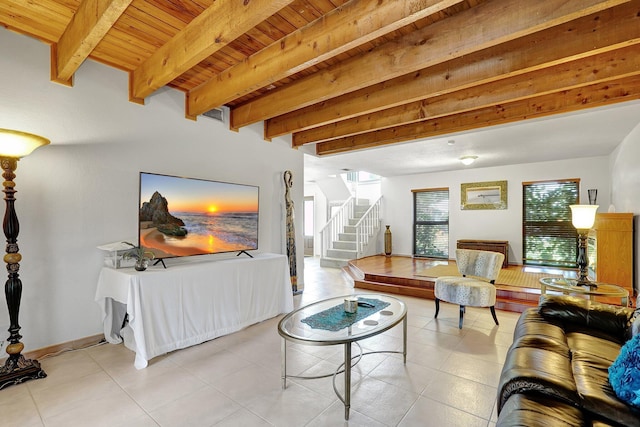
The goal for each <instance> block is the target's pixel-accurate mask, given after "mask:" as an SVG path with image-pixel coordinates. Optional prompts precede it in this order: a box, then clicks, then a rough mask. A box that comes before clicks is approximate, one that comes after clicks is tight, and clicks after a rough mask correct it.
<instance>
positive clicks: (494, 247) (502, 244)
mask: <svg viewBox="0 0 640 427" xmlns="http://www.w3.org/2000/svg"><path fill="white" fill-rule="evenodd" d="M456 244H457V245H456V247H457V248H458V249H475V250H477V251H490V252H500V253H501V254H503V255H504V262H503V263H502V267H503V268H506V267H509V242H508V241H507V240H458V241H457V242H456Z"/></svg>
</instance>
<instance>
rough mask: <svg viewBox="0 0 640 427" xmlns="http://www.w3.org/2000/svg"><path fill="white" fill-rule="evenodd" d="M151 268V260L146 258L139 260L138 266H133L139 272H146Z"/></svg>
mask: <svg viewBox="0 0 640 427" xmlns="http://www.w3.org/2000/svg"><path fill="white" fill-rule="evenodd" d="M148 266H149V260H148V259H146V258H143V259H139V260H137V261H136V264H135V265H134V266H133V268H135V269H136V270H137V271H145V270H146V269H147V267H148Z"/></svg>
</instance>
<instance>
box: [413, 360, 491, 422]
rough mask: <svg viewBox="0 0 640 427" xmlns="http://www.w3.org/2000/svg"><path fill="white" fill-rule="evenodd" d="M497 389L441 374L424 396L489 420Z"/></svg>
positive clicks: (429, 386) (428, 387)
mask: <svg viewBox="0 0 640 427" xmlns="http://www.w3.org/2000/svg"><path fill="white" fill-rule="evenodd" d="M496 392H497V390H496V387H491V386H488V385H485V384H480V383H478V382H475V381H471V380H468V379H465V378H461V377H458V376H455V375H451V374H448V373H446V372H440V373H438V375H437V376H436V378H435V379H434V381H433V382H432V383H431V384H429V385H428V386H427V388H426V389H425V390H424V392H422V396H424V397H427V398H429V399H432V400H436V401H438V402H441V403H444V404H445V405H449V406H452V407H454V408H457V409H460V410H462V411H465V412H468V413H470V414H472V415H475V416H477V417H480V418H483V419H485V420H487V421H488V420H489V418H490V417H491V411H492V410H493V405H494V402H495V399H496Z"/></svg>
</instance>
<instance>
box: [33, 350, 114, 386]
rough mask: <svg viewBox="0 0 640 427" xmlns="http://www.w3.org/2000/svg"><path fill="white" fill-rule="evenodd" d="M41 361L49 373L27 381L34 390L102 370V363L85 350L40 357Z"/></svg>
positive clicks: (60, 383) (41, 364)
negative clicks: (44, 376)
mask: <svg viewBox="0 0 640 427" xmlns="http://www.w3.org/2000/svg"><path fill="white" fill-rule="evenodd" d="M39 362H40V366H41V367H42V369H43V370H44V371H45V372H46V373H47V377H46V378H41V379H38V380H37V381H29V382H27V383H26V384H27V386H28V387H29V390H31V391H32V392H37V391H40V390H44V389H46V388H48V387H59V386H60V385H62V384H65V383H69V382H73V381H75V380H77V379H79V378H82V377H85V376H87V375H91V374H95V373H98V372H101V371H102V369H101V367H100V365H98V363H96V361H95V360H94V359H93V358H92V357H91V356H89V355H88V354H87V353H86V352H84V351H71V352H67V353H62V354H60V355H58V356H55V357H47V358H43V359H40V360H39Z"/></svg>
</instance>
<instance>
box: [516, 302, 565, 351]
mask: <svg viewBox="0 0 640 427" xmlns="http://www.w3.org/2000/svg"><path fill="white" fill-rule="evenodd" d="M527 335H536V336H544V337H548V338H551V339H553V340H556V341H558V342H560V343H565V344H566V342H567V340H566V338H565V333H564V329H563V328H562V324H561V322H554V321H553V320H549V319H546V318H544V317H543V316H542V315H541V314H540V313H539V312H538V309H537V308H528V309H526V310H525V311H524V312H523V313H522V315H520V317H519V318H518V322H517V323H516V327H515V329H514V332H513V336H514V337H515V338H516V339H517V338H518V337H523V336H527Z"/></svg>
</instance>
